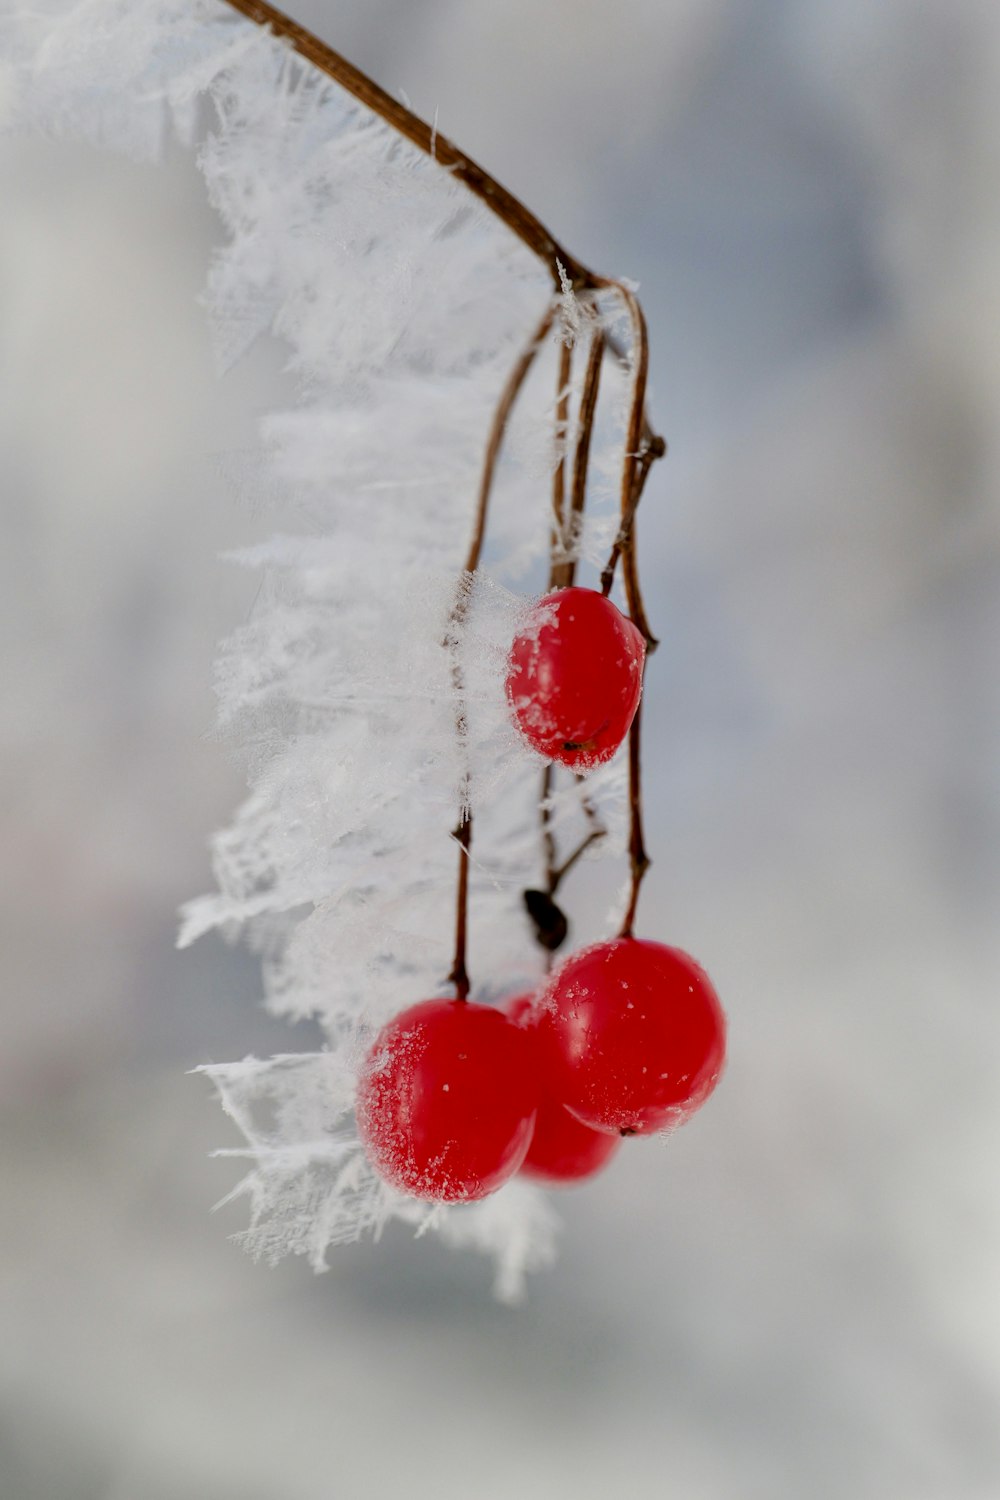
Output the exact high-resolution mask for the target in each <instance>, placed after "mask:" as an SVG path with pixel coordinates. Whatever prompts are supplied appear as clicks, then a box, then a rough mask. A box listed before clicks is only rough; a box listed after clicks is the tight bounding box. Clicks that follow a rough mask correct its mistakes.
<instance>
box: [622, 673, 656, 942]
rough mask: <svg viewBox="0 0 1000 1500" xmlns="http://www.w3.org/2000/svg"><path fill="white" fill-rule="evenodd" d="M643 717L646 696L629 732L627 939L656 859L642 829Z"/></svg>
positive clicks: (625, 927) (623, 934)
mask: <svg viewBox="0 0 1000 1500" xmlns="http://www.w3.org/2000/svg"><path fill="white" fill-rule="evenodd" d="M641 717H642V699H641V698H640V699H639V707H638V708H637V709H636V711H635V718H634V719H633V720H632V727H631V729H630V730H629V732H628V805H629V841H628V853H629V864H630V866H631V873H632V885H631V890H630V892H629V902H628V910H627V911H626V913H625V917H624V920H623V921H622V925H621V928H620V929H619V933H618V936H619V937H623V938H627V937H631V936H632V928H633V926H634V925H635V913H636V908H637V907H638V905H639V887H640V886H641V885H642V881H643V876H644V875H645V873H646V871H647V870H648V869H649V867H650V865H651V864H652V860H651V859H650V858H649V855H648V854H647V853H646V844H645V840H644V838H643V829H642V765H641V761H642V754H641V752H642V738H641V733H640V728H639V724H640V720H641Z"/></svg>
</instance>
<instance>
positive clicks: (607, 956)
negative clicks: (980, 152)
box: [356, 588, 725, 1203]
mask: <svg viewBox="0 0 1000 1500" xmlns="http://www.w3.org/2000/svg"><path fill="white" fill-rule="evenodd" d="M643 660H644V640H643V637H642V635H641V633H640V632H639V631H638V630H637V629H636V627H635V626H634V625H633V624H632V623H631V622H630V621H629V620H627V619H625V617H624V616H623V615H622V614H621V613H620V612H619V611H618V610H617V609H616V608H615V606H614V605H613V604H611V603H610V601H609V600H608V599H606V598H605V597H604V596H602V595H601V594H598V593H596V592H595V591H594V590H590V589H582V588H566V589H562V590H560V591H558V592H557V593H554V594H550V595H549V596H548V597H547V598H545V599H543V600H541V601H540V603H539V604H538V605H536V606H535V609H534V610H533V612H532V614H531V616H530V618H529V621H528V624H527V626H526V627H525V629H524V630H523V631H521V633H520V634H519V635H518V636H517V637H516V639H515V640H514V643H513V645H512V647H511V652H510V657H509V661H508V671H507V680H506V688H507V696H508V699H509V702H510V705H511V710H512V713H513V716H514V720H515V723H516V724H517V726H518V728H519V729H520V731H521V733H522V735H523V736H524V738H525V739H526V740H527V742H528V743H529V744H530V745H531V746H532V748H534V749H536V750H538V751H539V752H540V753H541V754H542V755H544V756H545V757H546V758H547V759H548V760H550V761H558V762H560V763H561V764H564V765H569V766H572V767H573V768H574V769H575V770H577V771H582V770H589V769H590V768H592V767H593V766H596V765H600V764H602V763H603V762H604V761H606V760H608V759H610V757H611V756H612V755H613V754H614V753H615V751H616V750H617V749H618V747H619V746H620V745H621V743H622V741H623V739H624V738H625V735H626V734H627V732H628V729H629V726H630V724H631V722H632V719H633V718H634V716H635V713H636V709H637V707H638V703H639V697H640V694H641V691H642V671H643ZM724 1054H725V1020H724V1017H723V1013H722V1010H721V1007H720V1005H719V1001H718V997H717V996H716V993H715V991H714V989H713V988H712V985H711V983H710V981H709V979H708V976H707V975H706V974H705V973H704V971H703V970H702V969H701V968H700V967H699V966H698V964H696V963H695V961H694V960H693V959H691V958H689V957H688V955H687V954H685V953H682V952H681V950H680V949H678V948H671V947H667V946H666V945H664V944H662V943H655V942H649V941H647V940H644V939H639V938H635V937H632V936H631V935H629V936H623V937H619V938H616V939H614V940H613V941H610V942H604V943H598V944H596V945H594V946H593V947H590V948H585V949H583V950H582V951H580V952H578V953H576V954H574V955H572V956H571V957H570V958H569V959H568V960H567V961H566V962H565V963H563V964H562V965H561V966H560V967H559V968H558V969H557V970H556V971H555V972H554V973H553V974H552V975H551V976H550V978H549V980H548V982H547V984H546V985H545V986H544V987H543V988H542V989H541V990H540V991H539V992H538V993H537V994H535V995H521V996H518V997H517V998H516V999H514V1000H512V1001H511V1002H509V1004H508V1006H507V1009H506V1011H501V1010H498V1009H495V1008H494V1007H492V1006H487V1005H480V1004H469V1003H468V1002H467V1001H466V1000H465V998H464V996H460V997H459V998H458V999H453V1000H446V999H434V1000H425V1001H423V1002H421V1003H420V1004H418V1005H414V1006H411V1007H410V1008H409V1009H408V1010H405V1011H403V1012H402V1013H401V1014H400V1015H398V1016H396V1017H394V1019H393V1020H391V1021H390V1022H389V1023H388V1025H387V1026H385V1027H384V1028H383V1029H382V1031H381V1032H380V1033H379V1035H378V1037H377V1038H376V1040H375V1042H374V1044H373V1046H372V1047H371V1049H370V1051H369V1052H368V1055H367V1057H366V1059H365V1061H364V1064H363V1066H362V1069H361V1075H360V1079H359V1083H358V1092H357V1100H356V1115H357V1124H358V1131H359V1134H360V1137H361V1140H362V1143H363V1145H364V1147H365V1150H366V1152H367V1154H368V1158H369V1160H370V1161H371V1163H372V1165H373V1166H374V1167H375V1169H376V1170H377V1171H378V1172H379V1173H380V1175H381V1176H382V1177H383V1178H384V1179H385V1180H386V1181H387V1182H389V1183H391V1184H392V1186H393V1187H395V1188H398V1189H399V1190H400V1191H402V1192H405V1193H410V1194H412V1195H414V1196H415V1197H418V1198H426V1199H431V1200H434V1201H438V1202H444V1203H462V1202H470V1201H472V1200H474V1199H477V1198H483V1197H485V1196H487V1194H489V1193H492V1192H495V1191H496V1189H497V1188H499V1187H500V1186H502V1184H503V1183H504V1182H506V1181H507V1180H508V1178H510V1177H511V1176H513V1174H514V1173H515V1172H518V1171H521V1172H523V1173H524V1174H526V1175H528V1176H532V1177H535V1178H539V1179H542V1180H544V1181H547V1182H551V1183H565V1182H573V1181H578V1180H579V1179H581V1178H584V1177H589V1176H591V1175H592V1174H593V1173H595V1172H597V1171H599V1170H600V1169H601V1168H602V1167H603V1166H605V1165H606V1163H607V1162H608V1161H609V1160H610V1158H611V1157H612V1156H613V1155H614V1153H615V1152H616V1151H617V1149H618V1147H619V1144H620V1142H621V1138H622V1137H623V1136H629V1135H648V1134H650V1133H652V1132H654V1131H662V1130H669V1129H671V1128H673V1127H674V1126H676V1125H679V1124H681V1123H682V1122H683V1121H684V1120H686V1119H687V1118H688V1117H689V1116H690V1115H691V1114H692V1113H693V1111H694V1110H696V1109H697V1108H698V1106H699V1105H700V1104H702V1103H703V1102H704V1100H705V1099H706V1098H707V1097H708V1095H709V1094H710V1093H711V1091H712V1089H713V1088H714V1086H715V1083H716V1080H717V1079H718V1077H719V1073H720V1071H721V1068H722V1063H723V1058H724Z"/></svg>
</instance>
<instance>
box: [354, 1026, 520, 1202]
mask: <svg viewBox="0 0 1000 1500" xmlns="http://www.w3.org/2000/svg"><path fill="white" fill-rule="evenodd" d="M538 1096H539V1084H538V1070H537V1063H536V1050H535V1045H534V1040H533V1038H531V1037H529V1035H528V1034H527V1033H526V1032H525V1031H524V1030H522V1028H520V1027H518V1026H514V1025H513V1024H512V1023H511V1022H510V1021H509V1020H508V1019H507V1017H506V1016H505V1015H503V1013H502V1012H501V1011H499V1010H494V1009H492V1008H491V1007H489V1006H485V1005H470V1004H468V1003H467V1002H464V1001H460V1000H424V1001H422V1002H421V1003H420V1004H418V1005H413V1006H411V1007H410V1008H409V1010H404V1011H403V1012H402V1013H401V1014H400V1015H398V1016H395V1017H394V1018H393V1019H392V1020H391V1021H390V1022H389V1023H388V1024H387V1025H386V1026H384V1027H383V1028H382V1030H381V1031H380V1032H379V1034H378V1036H377V1037H376V1039H375V1042H374V1043H373V1045H372V1047H371V1048H370V1050H369V1052H368V1055H367V1057H366V1058H365V1061H364V1064H363V1065H362V1069H361V1074H360V1077H359V1080H358V1089H357V1097H356V1103H355V1112H356V1118H357V1126H358V1134H359V1135H360V1137H361V1143H362V1145H363V1146H364V1148H365V1152H366V1154H367V1156H368V1160H369V1161H370V1162H371V1164H372V1166H373V1167H374V1168H375V1170H376V1171H377V1172H378V1173H379V1175H380V1176H381V1177H383V1178H384V1179H385V1181H386V1182H388V1183H390V1184H391V1185H392V1186H393V1187H395V1188H398V1189H399V1190H400V1192H403V1193H410V1194H412V1195H413V1196H414V1197H416V1198H429V1199H432V1200H434V1201H436V1202H439V1203H467V1202H471V1201H472V1200H474V1199H476V1198H485V1197H486V1196H487V1194H489V1193H493V1192H495V1191H496V1190H497V1188H499V1187H501V1186H502V1185H503V1183H505V1182H506V1181H507V1179H508V1177H512V1176H513V1174H514V1173H515V1172H516V1171H517V1169H518V1167H520V1165H521V1163H522V1162H523V1160H524V1157H525V1154H526V1152H527V1150H528V1146H529V1143H530V1141H531V1132H532V1128H533V1126H534V1122H535V1110H536V1108H537V1105H538Z"/></svg>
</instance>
